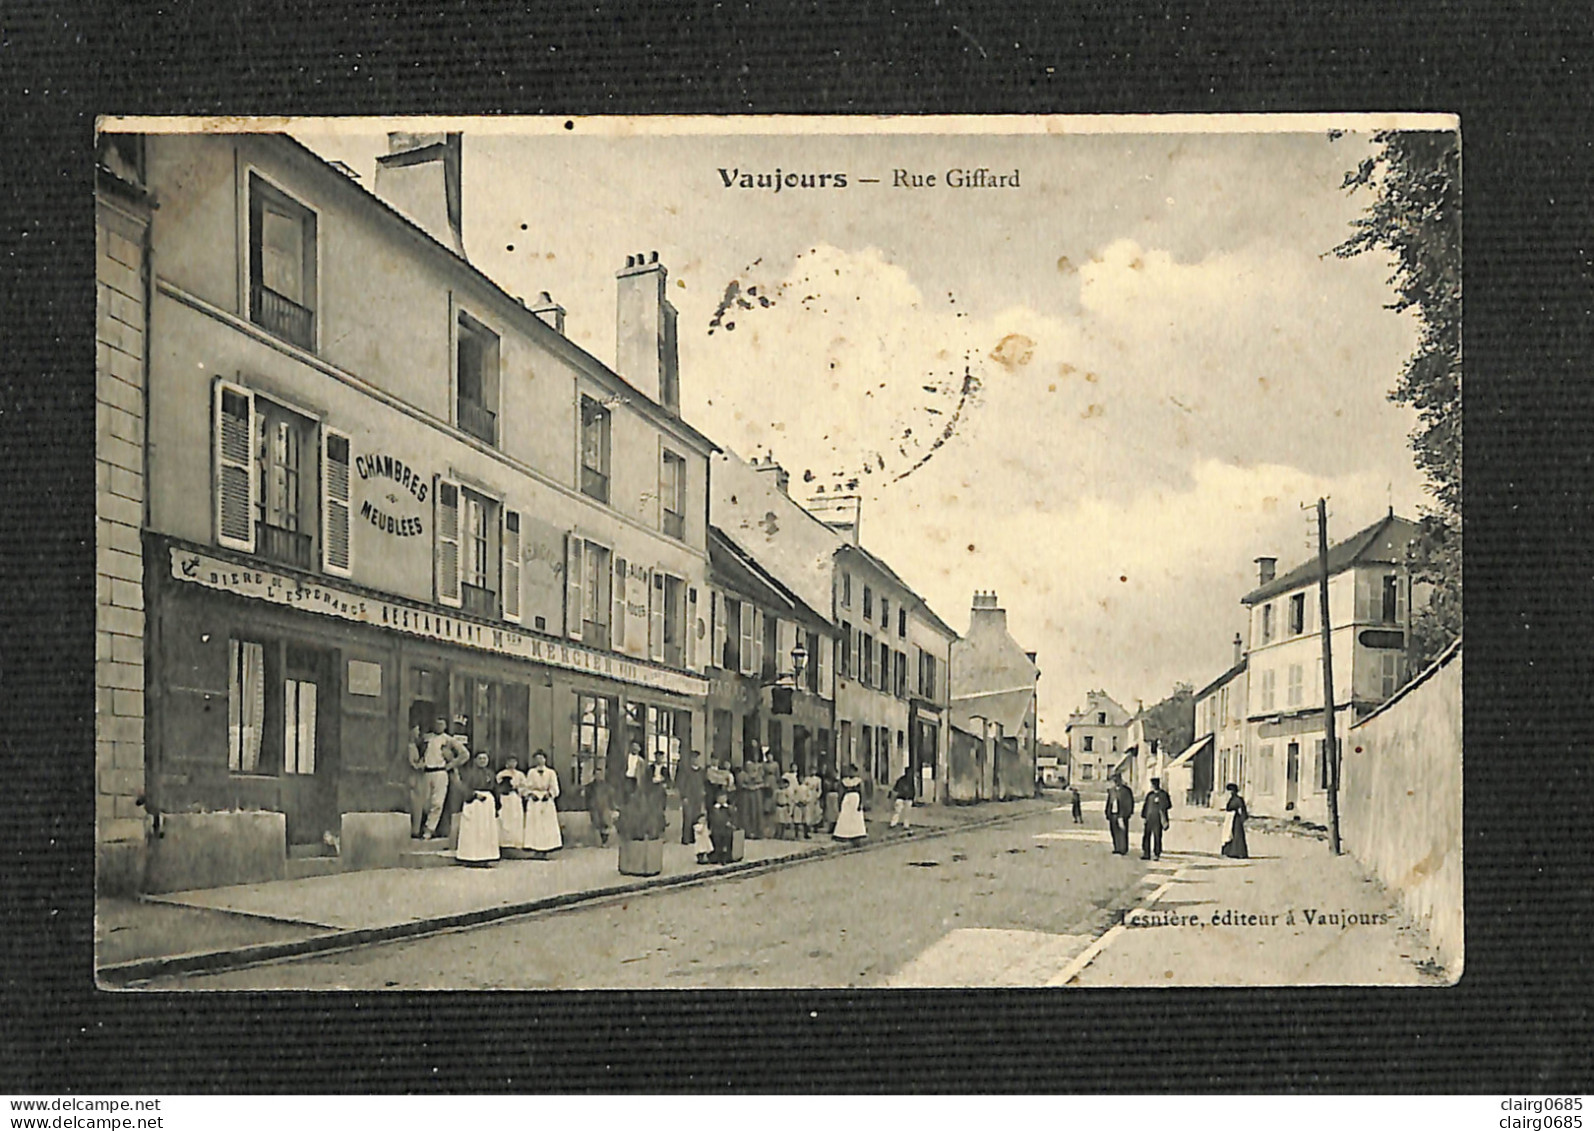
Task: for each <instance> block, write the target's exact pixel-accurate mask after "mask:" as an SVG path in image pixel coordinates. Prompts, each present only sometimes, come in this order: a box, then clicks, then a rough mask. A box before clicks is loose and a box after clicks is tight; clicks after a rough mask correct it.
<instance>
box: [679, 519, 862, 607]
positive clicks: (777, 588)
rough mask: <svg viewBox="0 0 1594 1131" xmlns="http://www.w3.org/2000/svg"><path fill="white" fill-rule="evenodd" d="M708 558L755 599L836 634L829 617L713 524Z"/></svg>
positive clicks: (711, 564)
mask: <svg viewBox="0 0 1594 1131" xmlns="http://www.w3.org/2000/svg"><path fill="white" fill-rule="evenodd" d="M708 559H709V568H710V569H712V570H713V571H715V572H716V573H721V574H724V575H726V576H727V578H728V580H729V581H730V583H731V584H733V585H736V584H739V585H742V586H744V587H745V588H748V589H752V590H754V593H749V594H747V595H748V596H750V597H753V599H755V600H763V601H765V602H767V603H768V604H771V605H775V606H777V607H779V608H783V609H786V610H788V611H789V612H791V613H792V614H794V617H795V618H797V619H802V620H804V621H807V622H808V623H809V624H810V625H813V624H818V625H822V626H823V627H824V629H825V631H826V632H827V633H831V632H834V628H833V626H832V625H831V623H830V621H829V620H828V619H827V618H825V617H822V616H820V615H819V614H818V613H816V612H815V611H814V610H813V609H812V608H811V607H810V606H809V605H808V603H807V602H806V601H804V600H803V599H802V598H801V597H799V596H797V594H795V593H793V592H792V591H791V590H790V589H788V588H787V587H786V586H785V585H783V584H781V582H780V579H779V578H777V577H776V576H775V575H774V574H772V573H770V572H769V571H768V570H766V569H765V568H764V567H763V566H761V565H759V564H758V561H757V560H756V559H755V558H754V557H753V556H752V555H751V554H749V553H748V552H747V551H746V550H744V549H742V547H740V546H738V545H737V544H736V541H735V539H733V538H731V536H730V535H728V534H726V533H725V531H723V530H721V529H720V528H719V527H717V526H712V525H711V526H710V527H709V528H708ZM749 583H751V584H749Z"/></svg>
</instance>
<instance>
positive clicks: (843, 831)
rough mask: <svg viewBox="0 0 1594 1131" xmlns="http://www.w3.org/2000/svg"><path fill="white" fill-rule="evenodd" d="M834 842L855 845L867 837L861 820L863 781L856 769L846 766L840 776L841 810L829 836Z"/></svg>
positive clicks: (866, 829)
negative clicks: (845, 842)
mask: <svg viewBox="0 0 1594 1131" xmlns="http://www.w3.org/2000/svg"><path fill="white" fill-rule="evenodd" d="M830 835H831V836H832V837H834V838H835V839H836V840H841V841H848V842H850V843H853V844H857V843H858V842H859V841H862V840H864V839H865V838H867V837H868V835H869V827H868V826H867V825H866V824H864V820H863V779H862V778H860V777H859V776H858V767H857V766H853V765H848V766H847V768H846V769H845V770H843V771H842V774H841V810H840V812H839V813H838V814H837V816H836V828H835V830H834V831H833V832H832V833H831V834H830Z"/></svg>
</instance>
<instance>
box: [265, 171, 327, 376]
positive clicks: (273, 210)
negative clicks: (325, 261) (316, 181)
mask: <svg viewBox="0 0 1594 1131" xmlns="http://www.w3.org/2000/svg"><path fill="white" fill-rule="evenodd" d="M315 227H316V222H315V213H314V212H311V211H310V210H309V209H308V208H306V207H305V206H304V205H302V204H300V203H299V202H298V201H296V200H294V199H293V198H292V197H289V196H288V195H287V194H286V193H283V192H282V191H280V190H279V189H277V188H275V187H274V186H272V185H270V184H267V183H266V181H265V180H264V179H262V178H261V177H260V176H258V175H257V174H253V173H251V174H250V176H249V320H250V321H251V322H253V323H254V324H255V325H257V326H260V327H262V328H263V329H265V330H269V331H270V332H271V333H273V334H275V335H276V336H277V337H279V338H283V339H285V340H287V341H289V342H292V343H293V344H294V345H296V346H300V347H302V348H304V349H307V350H313V349H315V290H316V271H315V261H316V253H315Z"/></svg>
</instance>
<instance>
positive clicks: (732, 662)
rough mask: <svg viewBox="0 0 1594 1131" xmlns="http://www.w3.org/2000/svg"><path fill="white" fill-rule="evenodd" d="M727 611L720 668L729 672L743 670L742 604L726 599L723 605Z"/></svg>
mask: <svg viewBox="0 0 1594 1131" xmlns="http://www.w3.org/2000/svg"><path fill="white" fill-rule="evenodd" d="M721 608H723V609H724V610H725V626H724V628H723V629H722V631H723V633H724V637H725V639H724V645H723V648H722V649H721V651H720V667H722V668H724V669H725V670H726V671H728V672H738V671H741V670H742V603H741V602H740V601H738V600H737V599H736V598H734V597H726V598H724V599H723V601H722V603H721Z"/></svg>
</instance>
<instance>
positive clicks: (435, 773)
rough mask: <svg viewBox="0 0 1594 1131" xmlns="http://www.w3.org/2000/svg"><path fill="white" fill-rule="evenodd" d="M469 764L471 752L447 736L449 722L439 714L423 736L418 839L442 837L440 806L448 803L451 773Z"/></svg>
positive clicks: (449, 735) (441, 807)
mask: <svg viewBox="0 0 1594 1131" xmlns="http://www.w3.org/2000/svg"><path fill="white" fill-rule="evenodd" d="M468 761H470V751H469V750H468V749H466V747H465V744H464V743H463V742H461V741H460V740H459V739H457V738H455V737H454V736H453V735H451V734H449V733H448V719H447V718H445V717H444V716H442V715H438V716H437V717H436V718H435V719H433V720H432V732H431V733H430V734H428V735H427V736H426V745H425V747H424V748H423V750H422V751H421V770H422V772H423V773H424V774H425V775H426V817H425V819H424V820H423V821H422V822H421V836H423V837H425V838H427V839H431V838H433V837H438V836H441V835H442V833H440V832H439V831H438V825H439V824H441V823H442V820H443V804H444V802H446V801H447V800H448V783H449V779H450V772H451V771H452V770H453V769H454V768H455V767H457V766H462V765H464V764H465V763H466V762H468Z"/></svg>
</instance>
